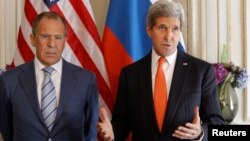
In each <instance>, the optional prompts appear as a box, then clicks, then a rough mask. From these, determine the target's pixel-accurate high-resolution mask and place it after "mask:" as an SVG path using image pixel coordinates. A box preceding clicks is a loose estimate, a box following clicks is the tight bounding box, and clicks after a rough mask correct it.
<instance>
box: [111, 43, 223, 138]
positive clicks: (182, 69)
mask: <svg viewBox="0 0 250 141" xmlns="http://www.w3.org/2000/svg"><path fill="white" fill-rule="evenodd" d="M178 48H179V47H178ZM196 106H199V112H200V117H201V120H202V127H203V129H204V138H203V140H207V124H223V123H224V120H223V118H222V116H221V111H220V107H219V102H218V97H217V92H216V83H215V73H214V70H213V67H212V66H211V65H210V64H209V63H207V62H205V61H202V60H200V59H197V58H195V57H192V56H190V55H188V54H186V53H185V52H183V51H181V50H180V49H178V53H177V60H176V64H175V69H174V74H173V79H172V84H171V88H170V93H169V98H168V104H167V112H166V113H165V119H164V123H163V129H162V132H160V130H159V128H158V126H157V121H156V117H155V110H154V104H153V93H152V75H151V52H150V53H149V54H148V55H146V56H145V57H144V58H142V59H141V60H139V61H137V62H135V63H133V64H131V65H129V66H127V67H125V68H124V69H123V70H122V72H121V75H120V80H119V88H118V95H117V99H116V103H115V108H114V112H113V118H112V125H113V130H114V133H115V140H116V141H124V140H125V138H126V137H127V136H128V134H129V133H130V132H132V140H133V141H172V140H178V139H177V138H174V137H172V134H173V132H174V131H175V129H177V127H178V126H184V125H185V123H187V122H192V120H193V117H194V108H195V107H196Z"/></svg>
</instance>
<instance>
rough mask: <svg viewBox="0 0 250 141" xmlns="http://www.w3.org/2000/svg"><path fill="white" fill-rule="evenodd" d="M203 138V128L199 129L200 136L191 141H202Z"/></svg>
mask: <svg viewBox="0 0 250 141" xmlns="http://www.w3.org/2000/svg"><path fill="white" fill-rule="evenodd" d="M203 138H204V130H203V128H202V127H201V135H200V136H199V137H198V138H197V139H195V140H193V141H202V139H203Z"/></svg>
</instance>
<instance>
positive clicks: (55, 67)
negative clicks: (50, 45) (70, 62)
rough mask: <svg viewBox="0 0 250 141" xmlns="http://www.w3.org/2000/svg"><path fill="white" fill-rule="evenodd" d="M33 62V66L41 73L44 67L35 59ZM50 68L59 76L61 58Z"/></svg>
mask: <svg viewBox="0 0 250 141" xmlns="http://www.w3.org/2000/svg"><path fill="white" fill-rule="evenodd" d="M34 62H35V66H36V67H37V68H38V69H39V70H40V71H42V69H43V68H45V66H44V65H43V64H42V63H41V61H40V60H39V59H38V58H37V57H35V60H34ZM50 67H52V68H53V69H54V70H55V71H56V72H58V73H60V74H61V73H62V58H61V59H60V60H59V61H58V62H57V63H55V64H54V65H52V66H50Z"/></svg>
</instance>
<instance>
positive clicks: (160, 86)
mask: <svg viewBox="0 0 250 141" xmlns="http://www.w3.org/2000/svg"><path fill="white" fill-rule="evenodd" d="M164 62H166V59H165V58H163V57H161V58H160V59H159V60H158V69H157V73H156V76H155V88H154V107H155V114H156V120H157V123H158V127H159V129H160V131H161V129H162V124H163V121H164V116H165V112H166V107H167V84H166V79H165V75H164V72H163V69H162V66H163V64H164Z"/></svg>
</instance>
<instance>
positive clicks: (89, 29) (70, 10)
mask: <svg viewBox="0 0 250 141" xmlns="http://www.w3.org/2000/svg"><path fill="white" fill-rule="evenodd" d="M43 11H55V12H57V13H59V14H60V15H62V16H63V17H64V18H65V19H66V20H67V23H68V40H67V43H66V46H65V49H64V52H63V58H64V59H66V60H67V61H69V62H71V63H73V64H75V65H78V66H81V67H84V68H86V69H88V70H90V71H93V72H95V74H96V76H97V81H98V82H97V83H98V88H99V92H100V96H99V101H100V106H104V107H105V108H106V110H107V112H108V113H109V115H111V112H110V111H112V108H113V99H112V96H111V90H110V86H109V79H108V75H107V71H106V67H105V63H104V58H103V54H102V44H101V40H100V37H99V34H98V31H97V28H96V26H95V21H94V16H93V12H92V9H91V5H90V2H89V0H25V4H24V12H23V16H22V21H21V26H20V29H19V33H18V45H17V48H16V51H15V56H14V59H13V62H12V64H11V65H9V66H8V68H13V67H15V66H18V65H20V64H23V63H25V62H29V61H30V60H32V59H33V58H34V56H35V48H34V47H32V45H31V42H30V34H31V31H32V28H31V23H32V21H33V19H34V18H35V17H36V16H37V15H38V14H39V13H41V12H43Z"/></svg>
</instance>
